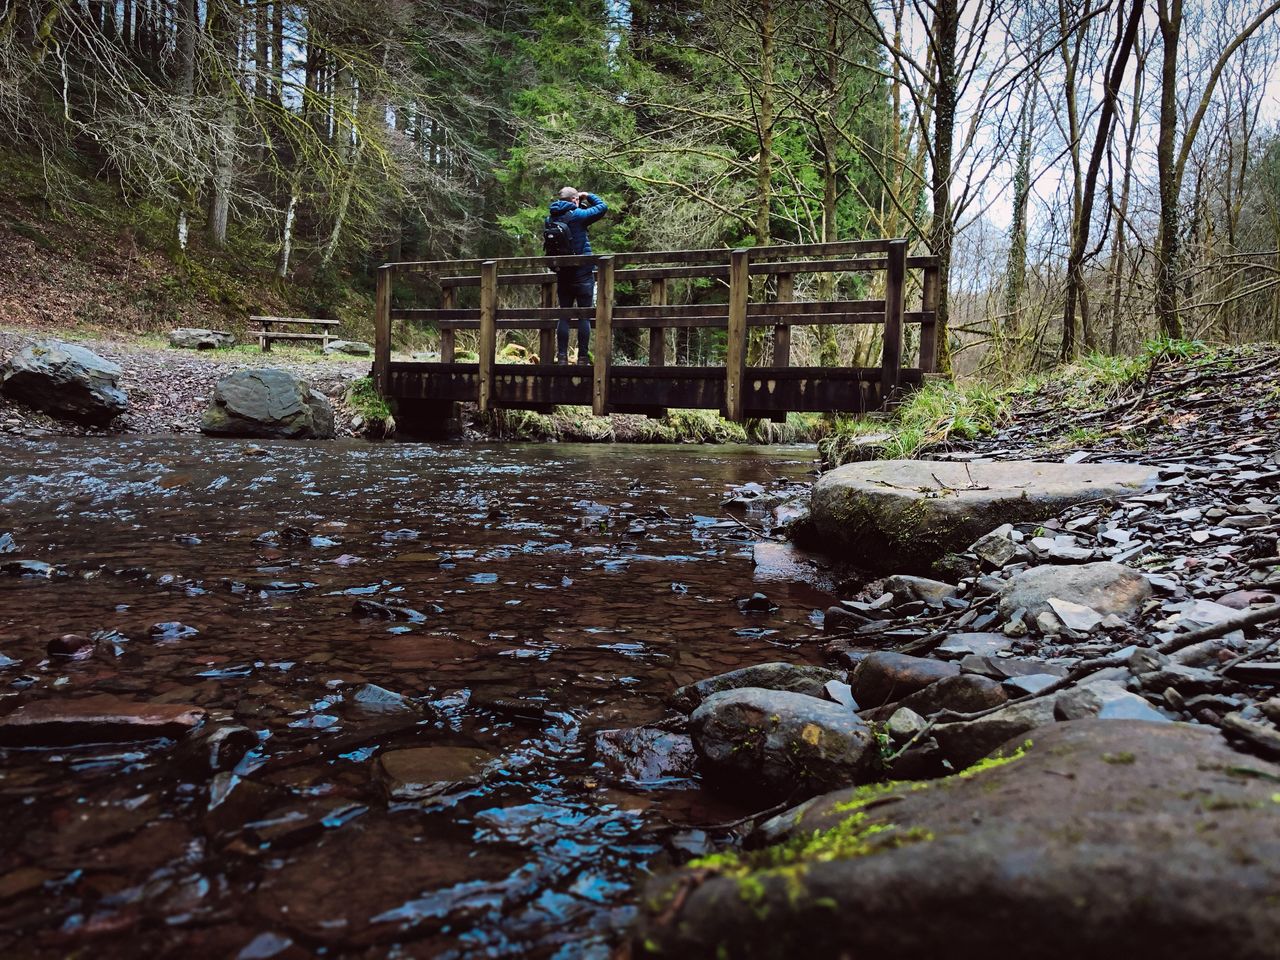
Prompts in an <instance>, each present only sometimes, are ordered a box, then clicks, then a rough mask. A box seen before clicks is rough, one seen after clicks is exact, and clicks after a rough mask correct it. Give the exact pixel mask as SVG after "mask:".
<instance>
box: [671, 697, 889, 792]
mask: <svg viewBox="0 0 1280 960" xmlns="http://www.w3.org/2000/svg"><path fill="white" fill-rule="evenodd" d="M689 734H690V736H692V737H693V748H694V750H695V751H697V754H698V760H699V764H700V766H701V768H702V772H703V774H704V775H705V776H706V777H707V779H708V781H709V782H710V783H711V784H713V785H715V786H719V787H722V788H726V789H728V790H733V791H737V792H738V793H739V795H740V796H742V798H743V799H744V800H745V801H747V802H749V803H755V802H757V800H765V801H776V800H783V799H786V798H788V797H799V796H803V795H810V794H814V793H820V792H822V791H823V790H830V789H832V788H833V787H834V786H835V785H837V784H839V785H847V784H852V783H862V782H865V781H866V780H869V779H871V778H872V777H874V776H875V775H876V767H877V761H878V755H877V752H876V745H875V738H874V737H873V736H872V735H871V728H870V727H868V726H867V725H866V724H865V723H864V722H863V721H862V720H860V719H858V717H857V715H856V714H853V713H850V712H849V709H848V707H845V706H843V705H841V704H837V703H831V702H829V701H826V700H819V699H817V698H816V697H808V696H805V695H804V694H802V693H788V692H786V691H782V690H763V689H760V688H758V687H743V688H741V689H738V690H726V691H724V692H722V693H716V694H712V695H711V696H710V697H708V698H707V699H706V700H704V701H703V703H702V706H700V707H698V709H697V710H695V711H694V713H693V716H692V717H691V718H690V720H689Z"/></svg>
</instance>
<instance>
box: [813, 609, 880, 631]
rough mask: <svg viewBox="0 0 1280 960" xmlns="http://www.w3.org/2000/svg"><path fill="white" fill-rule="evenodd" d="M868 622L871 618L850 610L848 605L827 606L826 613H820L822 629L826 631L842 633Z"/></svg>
mask: <svg viewBox="0 0 1280 960" xmlns="http://www.w3.org/2000/svg"><path fill="white" fill-rule="evenodd" d="M870 622H871V618H870V617H868V616H867V615H866V614H864V613H859V612H857V611H856V610H850V609H849V608H848V607H845V606H841V605H839V604H837V605H836V606H834V607H827V610H826V613H824V614H823V615H822V629H823V630H824V631H825V632H826V633H844V632H848V631H850V630H857V629H858V627H860V626H862V625H863V624H864V623H870Z"/></svg>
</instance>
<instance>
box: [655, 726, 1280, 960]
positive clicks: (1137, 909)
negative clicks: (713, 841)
mask: <svg viewBox="0 0 1280 960" xmlns="http://www.w3.org/2000/svg"><path fill="white" fill-rule="evenodd" d="M1024 739H1025V738H1024ZM1013 747H1017V748H1022V747H1023V740H1019V741H1016V742H1015V743H1014V744H1010V745H1009V746H1008V747H1006V748H1005V749H1006V751H1009V750H1010V749H1011V748H1013ZM1011 756H1016V753H1012V754H1011ZM1242 764H1243V765H1245V766H1247V767H1248V769H1249V774H1250V775H1249V776H1243V775H1241V774H1240V773H1239V772H1238V771H1239V769H1240V767H1241V766H1242ZM1277 778H1280V764H1276V763H1272V762H1268V761H1265V760H1261V759H1255V758H1249V759H1248V760H1247V761H1246V760H1245V759H1244V758H1243V757H1242V755H1241V754H1238V753H1236V752H1235V751H1234V750H1232V749H1231V748H1230V747H1229V746H1228V745H1227V743H1226V741H1225V740H1224V739H1223V738H1222V736H1221V735H1220V734H1219V733H1218V732H1217V731H1216V730H1213V729H1212V728H1208V727H1200V726H1191V725H1187V724H1178V723H1165V724H1151V723H1143V722H1140V721H1125V720H1121V721H1114V722H1109V721H1097V720H1093V721H1088V720H1086V721H1079V722H1076V723H1066V724H1059V725H1058V726H1056V727H1053V728H1051V729H1048V730H1044V731H1041V732H1039V733H1037V734H1036V735H1035V738H1034V740H1033V742H1032V744H1031V746H1030V747H1027V748H1025V753H1024V754H1023V755H1022V756H1020V757H1017V758H1016V759H1007V760H1006V761H1005V762H1003V763H1000V762H997V763H995V764H991V765H987V766H986V768H985V769H978V770H974V771H970V772H966V773H965V774H962V775H959V776H953V777H949V778H947V779H945V780H939V781H931V782H924V783H908V784H894V785H888V786H882V785H876V786H873V787H864V788H862V789H858V790H840V791H837V792H835V793H831V794H828V795H826V796H823V797H819V798H817V799H815V800H813V801H811V802H809V803H808V804H806V805H805V806H804V807H802V808H800V809H798V810H793V811H790V812H788V813H786V814H783V815H781V816H779V817H777V818H775V819H774V820H773V821H770V822H769V823H768V824H766V825H765V832H766V835H767V837H768V838H769V839H771V840H782V841H785V842H784V843H782V844H780V845H778V846H773V847H768V848H766V849H764V850H760V851H757V852H749V853H741V854H728V855H721V856H719V857H716V858H709V859H707V860H704V861H695V862H694V863H693V864H692V865H691V866H690V867H689V868H687V869H685V870H681V871H677V872H675V873H673V874H670V875H668V876H666V877H662V878H658V879H657V880H655V881H654V882H653V883H652V884H651V885H650V887H649V888H648V889H647V890H646V891H645V895H644V896H642V897H641V898H640V903H641V905H642V906H641V915H640V918H639V922H638V924H637V927H636V929H635V931H634V937H635V943H636V944H638V945H643V946H644V947H646V948H648V949H647V950H646V951H644V955H649V954H650V953H652V954H654V955H657V956H662V957H668V958H683V957H690V958H692V957H699V958H701V957H713V956H728V957H734V958H745V960H753V958H764V957H770V958H773V957H777V958H782V957H840V956H849V957H893V958H896V960H934V958H940V957H946V958H952V957H955V958H978V957H1026V956H1033V955H1034V956H1035V957H1036V958H1037V960H1077V958H1079V957H1089V956H1096V957H1126V956H1134V957H1137V956H1146V955H1148V954H1150V953H1151V952H1152V949H1153V945H1159V944H1176V945H1177V950H1176V951H1174V952H1175V953H1177V954H1178V955H1179V956H1187V957H1196V958H1199V960H1263V958H1272V957H1274V956H1275V955H1276V944H1277V943H1280V910H1277V909H1276V904H1275V892H1276V890H1278V889H1280V829H1277V821H1278V820H1280V804H1277V803H1276V798H1275V796H1274V794H1275V784H1276V779H1277ZM640 953H641V951H639V950H637V954H640Z"/></svg>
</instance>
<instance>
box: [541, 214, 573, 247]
mask: <svg viewBox="0 0 1280 960" xmlns="http://www.w3.org/2000/svg"><path fill="white" fill-rule="evenodd" d="M542 252H543V254H544V255H546V256H548V257H569V256H572V255H573V233H572V232H570V230H569V225H568V224H567V223H565V222H564V221H563V220H558V219H556V218H555V217H547V219H546V220H544V221H543V224H542Z"/></svg>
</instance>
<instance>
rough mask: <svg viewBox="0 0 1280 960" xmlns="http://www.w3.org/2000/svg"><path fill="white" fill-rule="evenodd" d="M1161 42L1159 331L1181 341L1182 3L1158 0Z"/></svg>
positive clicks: (1157, 277)
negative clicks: (1178, 165) (1178, 161)
mask: <svg viewBox="0 0 1280 960" xmlns="http://www.w3.org/2000/svg"><path fill="white" fill-rule="evenodd" d="M1157 7H1158V12H1159V19H1160V39H1161V42H1162V44H1163V47H1164V49H1163V51H1162V54H1163V56H1162V58H1161V66H1160V131H1159V135H1158V137H1157V139H1156V170H1157V174H1158V177H1159V183H1160V230H1159V233H1158V234H1157V236H1156V317H1157V318H1158V319H1159V321H1160V332H1161V333H1162V334H1163V335H1164V336H1166V337H1169V338H1170V339H1175V340H1177V339H1181V338H1182V320H1181V318H1180V317H1179V316H1178V254H1179V249H1178V243H1179V236H1178V234H1179V231H1180V229H1181V225H1180V224H1179V222H1178V190H1179V186H1180V184H1179V183H1178V178H1177V175H1176V170H1175V159H1174V144H1175V140H1176V138H1177V134H1178V96H1177V94H1178V90H1177V86H1178V35H1179V33H1180V32H1181V30H1182V0H1157Z"/></svg>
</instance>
